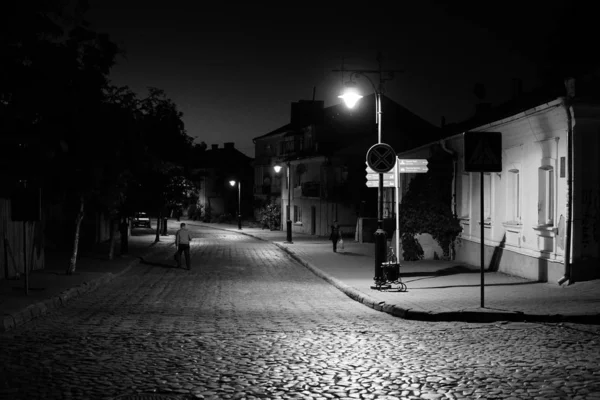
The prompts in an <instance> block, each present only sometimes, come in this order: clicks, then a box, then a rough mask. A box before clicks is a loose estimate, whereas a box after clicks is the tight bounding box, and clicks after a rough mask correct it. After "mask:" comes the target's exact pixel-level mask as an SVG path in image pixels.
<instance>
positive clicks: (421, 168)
mask: <svg viewBox="0 0 600 400" xmlns="http://www.w3.org/2000/svg"><path fill="white" fill-rule="evenodd" d="M427 171H429V168H427V166H425V165H416V166H410V165H409V166H405V167H398V172H400V173H401V174H420V173H424V172H427Z"/></svg>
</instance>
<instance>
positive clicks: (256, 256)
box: [0, 228, 600, 399]
mask: <svg viewBox="0 0 600 400" xmlns="http://www.w3.org/2000/svg"><path fill="white" fill-rule="evenodd" d="M194 229H195V233H194V235H195V237H196V238H198V239H196V241H195V242H194V244H193V245H192V257H193V268H192V270H191V271H186V270H184V269H177V268H174V267H173V264H174V262H173V260H172V250H169V251H167V250H165V251H164V252H162V253H157V254H156V255H155V256H154V257H153V258H152V259H151V260H147V261H148V262H147V263H146V264H140V265H139V266H137V267H135V268H133V269H132V270H130V271H129V272H128V273H127V274H125V275H123V276H121V277H119V278H117V279H115V280H114V281H112V283H111V284H110V285H108V286H106V287H103V288H101V289H98V290H97V291H94V292H91V293H88V294H86V295H85V296H82V297H80V298H78V299H77V301H74V302H72V303H69V304H68V305H67V306H66V307H63V308H60V309H58V310H56V311H54V312H53V313H51V314H49V315H47V316H45V317H43V318H39V319H36V320H34V321H32V322H30V323H28V324H26V325H24V326H22V327H20V328H17V329H15V330H12V331H9V332H6V333H3V334H1V335H0V366H1V367H0V399H112V398H115V397H117V396H126V395H130V396H129V398H130V399H133V398H138V399H142V398H148V399H149V398H151V397H150V396H145V397H144V396H143V395H146V394H151V393H154V394H164V395H165V396H166V395H169V394H170V395H171V398H176V397H175V395H181V396H182V397H181V398H201V399H202V398H206V399H258V398H265V399H288V398H289V399H294V398H306V399H401V398H407V399H445V398H451V399H452V398H457V399H461V398H465V399H474V398H485V399H529V398H536V399H554V398H556V399H600V367H599V363H598V362H599V360H600V346H599V343H600V329H599V328H598V327H597V326H588V325H567V324H561V325H551V324H528V323H494V324H467V323H433V322H421V321H408V320H403V319H400V318H395V317H393V316H390V315H388V314H386V313H382V312H377V311H374V310H373V309H371V308H368V307H366V306H363V305H361V304H358V303H356V302H355V301H353V300H351V299H350V298H348V297H346V296H345V295H344V294H343V293H342V292H340V291H339V290H337V289H336V288H335V287H333V286H331V285H329V284H328V283H326V282H325V281H324V280H322V279H320V278H318V277H317V276H315V275H313V274H312V273H311V272H310V271H308V270H307V269H306V268H304V267H302V266H300V265H299V264H297V263H296V262H295V261H293V260H292V259H291V258H289V256H287V255H286V254H285V253H284V252H283V251H281V250H280V249H278V248H277V247H276V246H275V245H273V244H272V243H267V242H262V241H258V240H255V239H252V238H249V237H247V236H243V235H239V234H237V233H234V232H223V231H217V230H211V229H207V228H201V229H199V228H194ZM136 393H137V394H138V396H137V397H134V396H133V395H134V394H136Z"/></svg>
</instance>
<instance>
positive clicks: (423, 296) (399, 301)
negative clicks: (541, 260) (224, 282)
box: [187, 221, 600, 324]
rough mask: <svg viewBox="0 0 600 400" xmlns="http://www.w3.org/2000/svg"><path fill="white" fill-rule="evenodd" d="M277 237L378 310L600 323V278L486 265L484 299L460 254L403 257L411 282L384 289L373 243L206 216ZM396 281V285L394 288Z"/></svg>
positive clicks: (445, 317)
mask: <svg viewBox="0 0 600 400" xmlns="http://www.w3.org/2000/svg"><path fill="white" fill-rule="evenodd" d="M187 222H188V223H189V224H190V225H205V226H209V227H212V228H219V229H226V230H231V231H235V232H238V233H243V234H246V235H249V236H253V237H256V238H259V239H262V240H267V241H271V242H274V243H275V244H276V245H277V246H278V247H280V248H282V249H284V250H285V251H286V252H288V253H289V254H290V255H291V256H292V257H293V258H295V259H296V260H297V261H299V262H300V263H302V264H303V265H305V266H306V267H307V268H309V269H310V270H312V271H313V272H314V273H315V274H317V275H318V276H320V277H322V278H323V279H325V280H326V281H328V282H330V283H331V284H333V285H334V286H336V287H337V288H338V289H340V290H341V291H343V292H344V293H346V294H347V295H348V296H349V297H351V298H352V299H354V300H356V301H358V302H361V303H363V304H364V305H366V306H368V307H371V308H374V309H376V310H379V311H384V312H387V313H389V314H392V315H395V316H398V317H402V318H406V319H417V320H426V321H466V322H492V321H538V322H579V323H590V324H600V280H594V281H588V282H578V283H574V284H573V285H570V286H558V285H557V284H556V283H544V282H535V281H530V280H527V279H524V278H519V277H514V276H510V275H506V274H503V273H500V272H487V271H486V272H485V273H484V283H485V285H484V296H483V305H484V307H481V300H482V298H481V272H480V269H479V267H475V266H469V265H466V264H461V263H458V262H454V261H435V260H421V261H401V263H400V264H401V267H400V275H401V280H402V282H403V283H404V284H405V285H406V286H407V290H406V291H404V292H400V291H378V290H374V289H371V287H372V286H374V281H373V277H374V269H375V267H374V250H375V248H374V244H373V243H357V242H355V241H354V240H353V239H352V238H348V239H345V240H344V246H345V249H344V251H343V252H338V253H334V252H333V251H332V248H331V247H332V246H331V242H330V241H329V240H327V238H325V237H316V236H311V235H307V234H299V233H294V234H293V237H292V241H293V244H288V243H286V242H285V240H286V232H285V230H283V231H269V230H263V229H260V228H246V227H242V230H241V231H240V230H238V229H237V226H234V225H226V224H204V223H200V222H196V221H187ZM395 287H397V286H394V288H395Z"/></svg>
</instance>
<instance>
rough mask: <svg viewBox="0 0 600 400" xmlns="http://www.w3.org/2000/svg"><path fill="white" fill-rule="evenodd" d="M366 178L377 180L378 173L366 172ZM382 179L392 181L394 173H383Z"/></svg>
mask: <svg viewBox="0 0 600 400" xmlns="http://www.w3.org/2000/svg"><path fill="white" fill-rule="evenodd" d="M367 179H368V180H373V181H379V174H367ZM383 180H388V181H393V180H394V173H387V174H383Z"/></svg>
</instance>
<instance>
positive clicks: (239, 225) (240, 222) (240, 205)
mask: <svg viewBox="0 0 600 400" xmlns="http://www.w3.org/2000/svg"><path fill="white" fill-rule="evenodd" d="M236 183H237V187H238V215H237V220H238V229H242V182H237V181H235V180H230V181H229V184H230V185H231V187H234V186H235V184H236Z"/></svg>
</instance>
